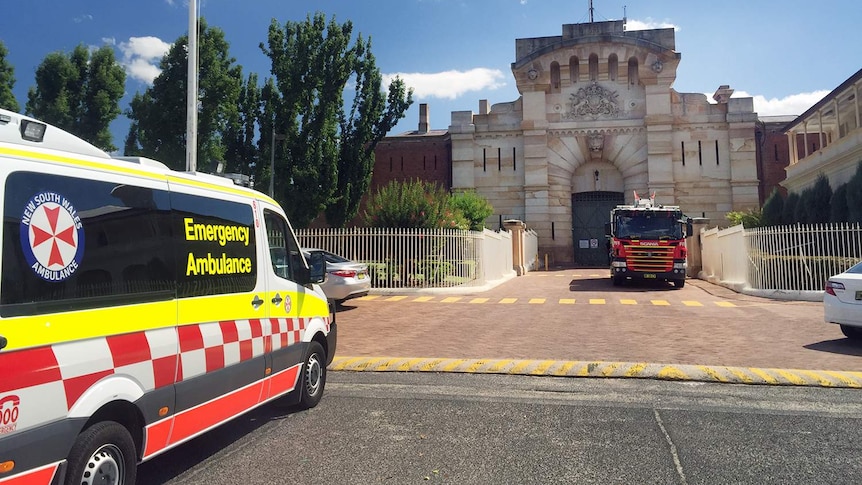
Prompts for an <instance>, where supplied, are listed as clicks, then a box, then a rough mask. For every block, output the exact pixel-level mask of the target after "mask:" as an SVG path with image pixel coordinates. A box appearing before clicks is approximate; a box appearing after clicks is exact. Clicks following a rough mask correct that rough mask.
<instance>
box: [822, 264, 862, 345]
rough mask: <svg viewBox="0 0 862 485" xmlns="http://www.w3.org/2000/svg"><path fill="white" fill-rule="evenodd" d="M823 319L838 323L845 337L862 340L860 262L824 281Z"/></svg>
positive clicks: (861, 265)
mask: <svg viewBox="0 0 862 485" xmlns="http://www.w3.org/2000/svg"><path fill="white" fill-rule="evenodd" d="M823 319H824V320H825V321H826V322H827V323H837V324H839V325H840V326H841V331H842V332H843V333H844V335H846V336H847V338H850V339H853V340H862V262H859V263H857V264H855V265H853V266H851V267H850V268H849V269H847V270H846V271H844V272H843V273H839V274H837V275H835V276H833V277H831V278H829V281H827V282H826V292H825V293H824V294H823Z"/></svg>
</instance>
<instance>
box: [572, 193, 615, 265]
mask: <svg viewBox="0 0 862 485" xmlns="http://www.w3.org/2000/svg"><path fill="white" fill-rule="evenodd" d="M623 203H625V199H624V197H623V193H622V192H601V191H599V192H581V193H579V194H572V240H573V241H574V246H575V258H574V261H575V264H576V265H578V266H591V267H604V266H607V265H608V264H609V263H608V247H607V238H606V237H605V223H606V222H609V221H610V217H611V209H613V208H614V207H616V206H617V205H620V204H623Z"/></svg>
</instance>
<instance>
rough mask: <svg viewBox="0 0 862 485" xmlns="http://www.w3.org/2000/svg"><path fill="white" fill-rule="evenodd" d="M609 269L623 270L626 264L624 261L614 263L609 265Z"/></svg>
mask: <svg viewBox="0 0 862 485" xmlns="http://www.w3.org/2000/svg"><path fill="white" fill-rule="evenodd" d="M611 267H613V268H625V267H626V262H625V261H614V262H612V263H611Z"/></svg>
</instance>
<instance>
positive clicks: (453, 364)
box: [443, 359, 464, 372]
mask: <svg viewBox="0 0 862 485" xmlns="http://www.w3.org/2000/svg"><path fill="white" fill-rule="evenodd" d="M463 363H464V360H463V359H457V360H455V361H454V362H451V363H449V364H448V365H446V367H444V368H443V371H444V372H449V371H451V370H452V369H454V368H456V367H458V366H459V365H461V364H463Z"/></svg>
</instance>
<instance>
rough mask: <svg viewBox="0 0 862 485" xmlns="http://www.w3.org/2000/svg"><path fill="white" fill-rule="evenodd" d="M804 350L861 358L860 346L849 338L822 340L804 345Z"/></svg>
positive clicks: (861, 345) (861, 346)
mask: <svg viewBox="0 0 862 485" xmlns="http://www.w3.org/2000/svg"><path fill="white" fill-rule="evenodd" d="M803 347H805V348H806V349H809V350H816V351H818V352H829V353H832V354H843V355H855V356H857V357H862V344H860V343H857V342H853V341H852V340H850V339H849V338H839V339H834V340H823V341H822V342H817V343H813V344H809V345H804V346H803Z"/></svg>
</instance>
